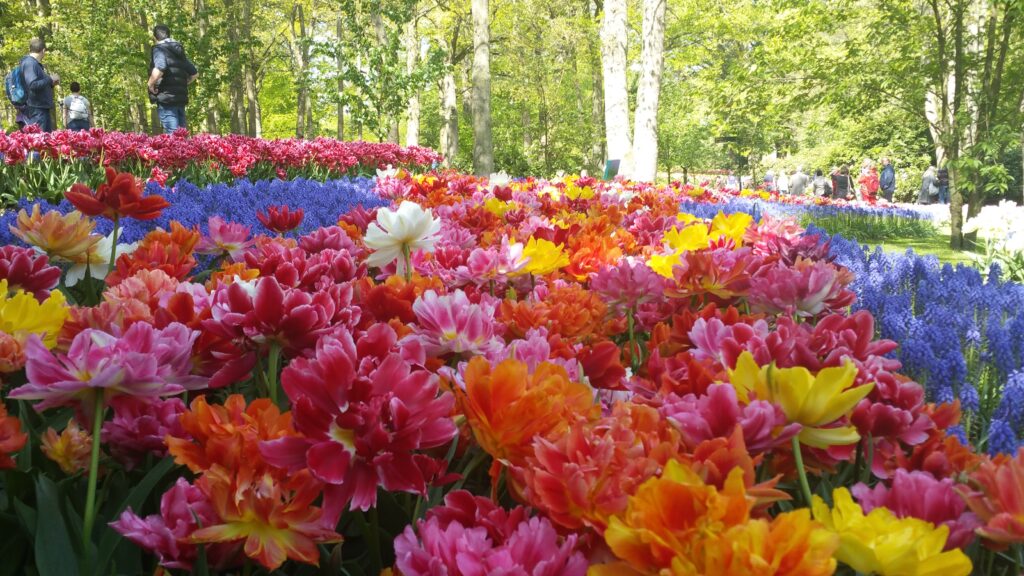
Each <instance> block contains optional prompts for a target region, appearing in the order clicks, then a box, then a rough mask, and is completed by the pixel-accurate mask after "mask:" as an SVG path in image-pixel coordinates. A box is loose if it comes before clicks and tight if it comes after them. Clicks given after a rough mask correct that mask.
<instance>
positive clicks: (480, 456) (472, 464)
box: [452, 450, 487, 491]
mask: <svg viewBox="0 0 1024 576" xmlns="http://www.w3.org/2000/svg"><path fill="white" fill-rule="evenodd" d="M485 458H487V452H485V451H483V450H481V451H479V452H477V454H476V456H473V459H472V460H470V461H469V464H467V465H466V469H465V470H463V471H462V478H459V481H458V482H456V483H455V486H453V487H452V490H453V491H454V490H459V489H460V488H462V485H463V484H465V483H466V479H467V478H469V475H470V474H472V473H473V470H475V469H476V467H477V466H479V465H480V463H481V462H483V461H484V459H485Z"/></svg>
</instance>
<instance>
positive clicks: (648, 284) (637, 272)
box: [590, 260, 668, 314]
mask: <svg viewBox="0 0 1024 576" xmlns="http://www.w3.org/2000/svg"><path fill="white" fill-rule="evenodd" d="M667 285H668V282H667V281H666V280H665V278H663V277H662V276H659V275H658V274H657V273H656V272H654V270H651V268H650V267H649V266H647V264H644V263H643V262H634V263H630V262H628V261H625V260H624V261H622V262H620V263H618V264H616V265H615V266H608V267H605V268H603V269H601V271H600V272H597V273H595V274H591V276H590V288H591V289H592V290H593V291H595V292H597V293H598V295H600V296H601V299H602V300H604V301H605V302H607V303H608V306H609V309H610V310H614V311H615V312H617V313H619V314H626V313H628V312H633V313H636V310H637V308H639V307H640V306H641V305H643V304H646V303H648V302H656V301H658V300H663V299H665V288H666V287H667Z"/></svg>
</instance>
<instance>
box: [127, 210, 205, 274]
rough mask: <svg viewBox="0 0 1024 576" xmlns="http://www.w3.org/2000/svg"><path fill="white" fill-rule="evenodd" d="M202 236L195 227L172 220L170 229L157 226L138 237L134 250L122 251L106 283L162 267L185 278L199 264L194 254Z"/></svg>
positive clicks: (169, 272)
mask: <svg viewBox="0 0 1024 576" xmlns="http://www.w3.org/2000/svg"><path fill="white" fill-rule="evenodd" d="M200 238H201V236H200V234H199V230H198V229H196V228H185V227H184V226H182V225H181V224H179V223H178V222H176V221H175V222H171V231H170V232H167V231H164V230H161V229H157V230H154V231H152V232H150V233H149V234H146V236H145V237H143V238H142V240H141V241H139V246H138V248H136V249H135V251H134V252H132V253H131V254H122V255H121V256H120V257H119V258H118V259H117V265H116V266H115V268H114V270H113V271H111V273H110V274H109V275H108V276H107V285H108V286H116V285H117V284H118V283H120V282H121V281H122V280H124V279H125V278H128V277H130V276H134V275H135V273H136V272H138V271H140V270H163V271H164V272H166V273H167V275H168V276H170V277H171V278H177V279H178V280H183V279H184V278H185V277H186V276H188V274H189V272H191V271H192V269H193V268H195V267H196V259H195V257H194V256H193V252H194V251H195V248H196V244H198V243H199V239H200Z"/></svg>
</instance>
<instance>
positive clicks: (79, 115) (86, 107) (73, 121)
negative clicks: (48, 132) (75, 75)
mask: <svg viewBox="0 0 1024 576" xmlns="http://www.w3.org/2000/svg"><path fill="white" fill-rule="evenodd" d="M81 92H82V85H81V84H79V83H78V82H72V83H71V95H70V96H68V97H66V98H64V101H63V102H61V108H62V109H63V110H64V127H65V128H67V129H68V130H75V131H81V130H88V129H89V128H92V103H90V102H89V99H88V98H86V97H85V96H82V94H81Z"/></svg>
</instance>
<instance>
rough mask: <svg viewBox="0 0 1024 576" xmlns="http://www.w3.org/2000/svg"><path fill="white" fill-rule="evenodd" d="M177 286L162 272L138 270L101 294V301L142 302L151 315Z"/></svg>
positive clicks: (176, 280)
mask: <svg viewBox="0 0 1024 576" xmlns="http://www.w3.org/2000/svg"><path fill="white" fill-rule="evenodd" d="M178 284H179V282H178V279H177V278H172V277H171V276H169V275H168V274H167V273H166V272H164V271H163V270H139V271H138V272H136V273H135V274H134V275H132V276H129V277H128V278H125V279H124V280H122V281H121V282H120V283H119V284H118V285H117V286H113V287H111V288H109V289H108V290H107V291H106V292H105V293H104V294H103V299H104V300H106V301H107V302H111V303H121V302H124V303H127V302H132V301H137V302H142V303H143V304H145V305H146V306H148V307H149V310H150V312H151V313H153V312H156V310H157V309H159V308H160V307H161V306H162V304H161V302H166V301H167V299H169V298H170V297H171V295H172V294H174V292H175V291H176V290H177V289H178Z"/></svg>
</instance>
